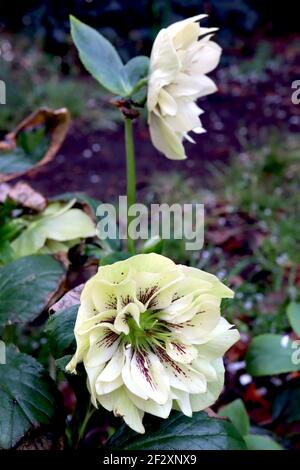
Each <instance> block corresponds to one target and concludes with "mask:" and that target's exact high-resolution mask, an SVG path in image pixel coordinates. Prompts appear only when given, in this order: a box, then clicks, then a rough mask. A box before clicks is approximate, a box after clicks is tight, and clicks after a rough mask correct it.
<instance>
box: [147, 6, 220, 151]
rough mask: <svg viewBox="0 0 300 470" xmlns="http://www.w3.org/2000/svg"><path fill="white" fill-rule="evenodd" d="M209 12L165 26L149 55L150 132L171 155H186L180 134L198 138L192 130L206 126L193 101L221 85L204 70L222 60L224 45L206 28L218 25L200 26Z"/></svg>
mask: <svg viewBox="0 0 300 470" xmlns="http://www.w3.org/2000/svg"><path fill="white" fill-rule="evenodd" d="M205 16H206V15H198V16H194V17H193V18H188V19H186V20H183V21H179V22H178V23H174V24H172V25H171V26H169V27H168V28H165V29H162V30H161V31H160V32H159V34H158V36H157V37H156V39H155V41H154V44H153V48H152V52H151V56H150V68H149V80H148V99H147V107H148V122H149V127H150V135H151V139H152V142H153V145H154V146H155V147H156V148H157V149H158V150H160V151H161V152H162V153H163V154H165V156H166V157H168V158H171V159H173V160H181V159H184V158H186V155H185V150H184V147H183V144H182V140H183V139H184V138H185V139H187V140H189V141H191V142H194V141H193V139H192V138H191V137H190V136H189V135H188V132H190V131H193V132H195V133H197V134H201V133H203V132H205V130H204V129H203V127H202V124H201V121H200V119H199V115H200V114H202V113H203V111H202V110H201V109H200V108H199V107H198V106H197V105H196V103H195V101H196V100H197V99H198V98H200V97H202V96H205V95H209V94H210V93H214V92H215V91H216V89H217V88H216V85H215V84H214V82H213V81H212V80H211V79H210V78H208V77H207V76H206V74H207V73H209V72H211V71H212V70H213V69H214V68H215V67H216V66H217V65H218V63H219V59H220V55H221V48H220V47H219V46H218V44H216V43H215V42H213V41H211V36H212V35H211V34H208V33H211V32H213V31H215V30H216V28H202V27H200V25H199V23H198V22H197V21H198V20H200V19H202V18H203V17H205ZM203 35H205V36H204V37H203ZM201 36H202V37H201ZM199 37H201V38H200V40H199V41H198V39H199Z"/></svg>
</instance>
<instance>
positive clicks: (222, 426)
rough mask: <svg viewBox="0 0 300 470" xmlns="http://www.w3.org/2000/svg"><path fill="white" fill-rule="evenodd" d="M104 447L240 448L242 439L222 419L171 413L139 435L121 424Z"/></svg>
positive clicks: (158, 448)
mask: <svg viewBox="0 0 300 470" xmlns="http://www.w3.org/2000/svg"><path fill="white" fill-rule="evenodd" d="M106 446H107V447H108V448H112V449H122V450H186V451H188V450H243V449H245V448H246V446H245V443H244V441H243V438H242V437H241V436H240V434H239V433H238V432H237V431H236V429H235V428H234V427H233V426H232V424H231V423H229V422H228V421H226V420H222V419H216V418H210V417H209V416H207V414H206V413H204V412H199V413H194V414H193V417H192V418H189V417H187V416H184V415H183V414H181V413H179V412H173V413H172V414H171V416H170V417H169V418H168V419H166V420H163V421H156V422H155V424H152V425H149V426H148V428H147V429H146V433H145V435H139V434H137V433H135V432H134V431H132V430H130V429H129V428H128V427H126V426H125V425H124V426H122V427H121V428H120V429H119V431H117V432H116V433H115V434H114V435H113V437H112V438H111V439H110V440H109V441H108V442H107V444H106Z"/></svg>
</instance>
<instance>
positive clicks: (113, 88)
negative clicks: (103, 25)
mask: <svg viewBox="0 0 300 470" xmlns="http://www.w3.org/2000/svg"><path fill="white" fill-rule="evenodd" d="M70 22H71V34H72V38H73V41H74V43H75V45H76V47H77V49H78V52H79V57H80V59H81V62H82V63H83V65H84V66H85V68H86V70H87V71H88V72H89V73H90V74H91V75H92V76H93V77H94V78H95V79H96V80H97V81H98V82H99V83H100V84H101V85H102V86H103V87H104V88H106V89H107V90H109V91H110V92H112V93H114V94H116V95H120V96H122V97H128V96H130V95H131V94H132V93H134V92H135V88H136V86H138V83H139V82H140V81H141V80H143V79H144V78H146V76H147V73H148V64H149V59H148V58H147V57H145V56H139V57H135V58H134V59H132V60H130V61H129V62H128V63H127V64H126V65H123V63H122V60H121V58H120V56H119V54H118V52H117V51H116V49H115V48H114V46H113V45H112V44H111V43H110V42H109V41H108V40H107V39H106V38H105V37H104V36H102V34H100V33H98V32H97V31H96V30H95V29H93V28H91V27H90V26H88V25H86V24H84V23H82V22H81V21H79V20H78V19H77V18H75V17H74V16H71V17H70ZM141 85H143V82H142V83H141Z"/></svg>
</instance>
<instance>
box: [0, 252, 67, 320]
mask: <svg viewBox="0 0 300 470" xmlns="http://www.w3.org/2000/svg"><path fill="white" fill-rule="evenodd" d="M63 275H64V268H63V267H62V265H61V264H60V263H59V262H58V261H56V260H55V259H53V258H52V257H51V256H48V255H32V256H26V257H24V258H20V259H18V260H17V261H13V262H12V263H9V264H7V265H6V266H4V267H2V268H0V326H5V325H6V324H7V323H8V322H11V323H26V322H30V321H32V320H34V319H35V318H36V317H37V316H38V315H39V314H40V313H41V312H42V311H43V309H44V308H45V307H46V305H47V302H48V301H49V299H50V297H51V295H52V294H53V293H54V292H55V291H56V290H57V289H58V287H59V285H60V283H61V281H62V279H63Z"/></svg>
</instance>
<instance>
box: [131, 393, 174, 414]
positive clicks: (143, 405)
mask: <svg viewBox="0 0 300 470" xmlns="http://www.w3.org/2000/svg"><path fill="white" fill-rule="evenodd" d="M127 393H128V396H129V397H130V399H131V400H132V401H133V403H134V404H135V405H136V406H137V407H138V408H139V409H140V410H142V411H145V412H146V413H150V414H152V415H154V416H159V417H160V418H164V419H166V418H168V416H169V414H170V412H171V409H172V399H171V398H169V399H168V401H167V402H166V403H165V404H163V405H159V404H158V403H156V402H155V401H153V400H150V399H148V400H143V399H142V398H140V397H137V396H136V395H133V393H131V392H127Z"/></svg>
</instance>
